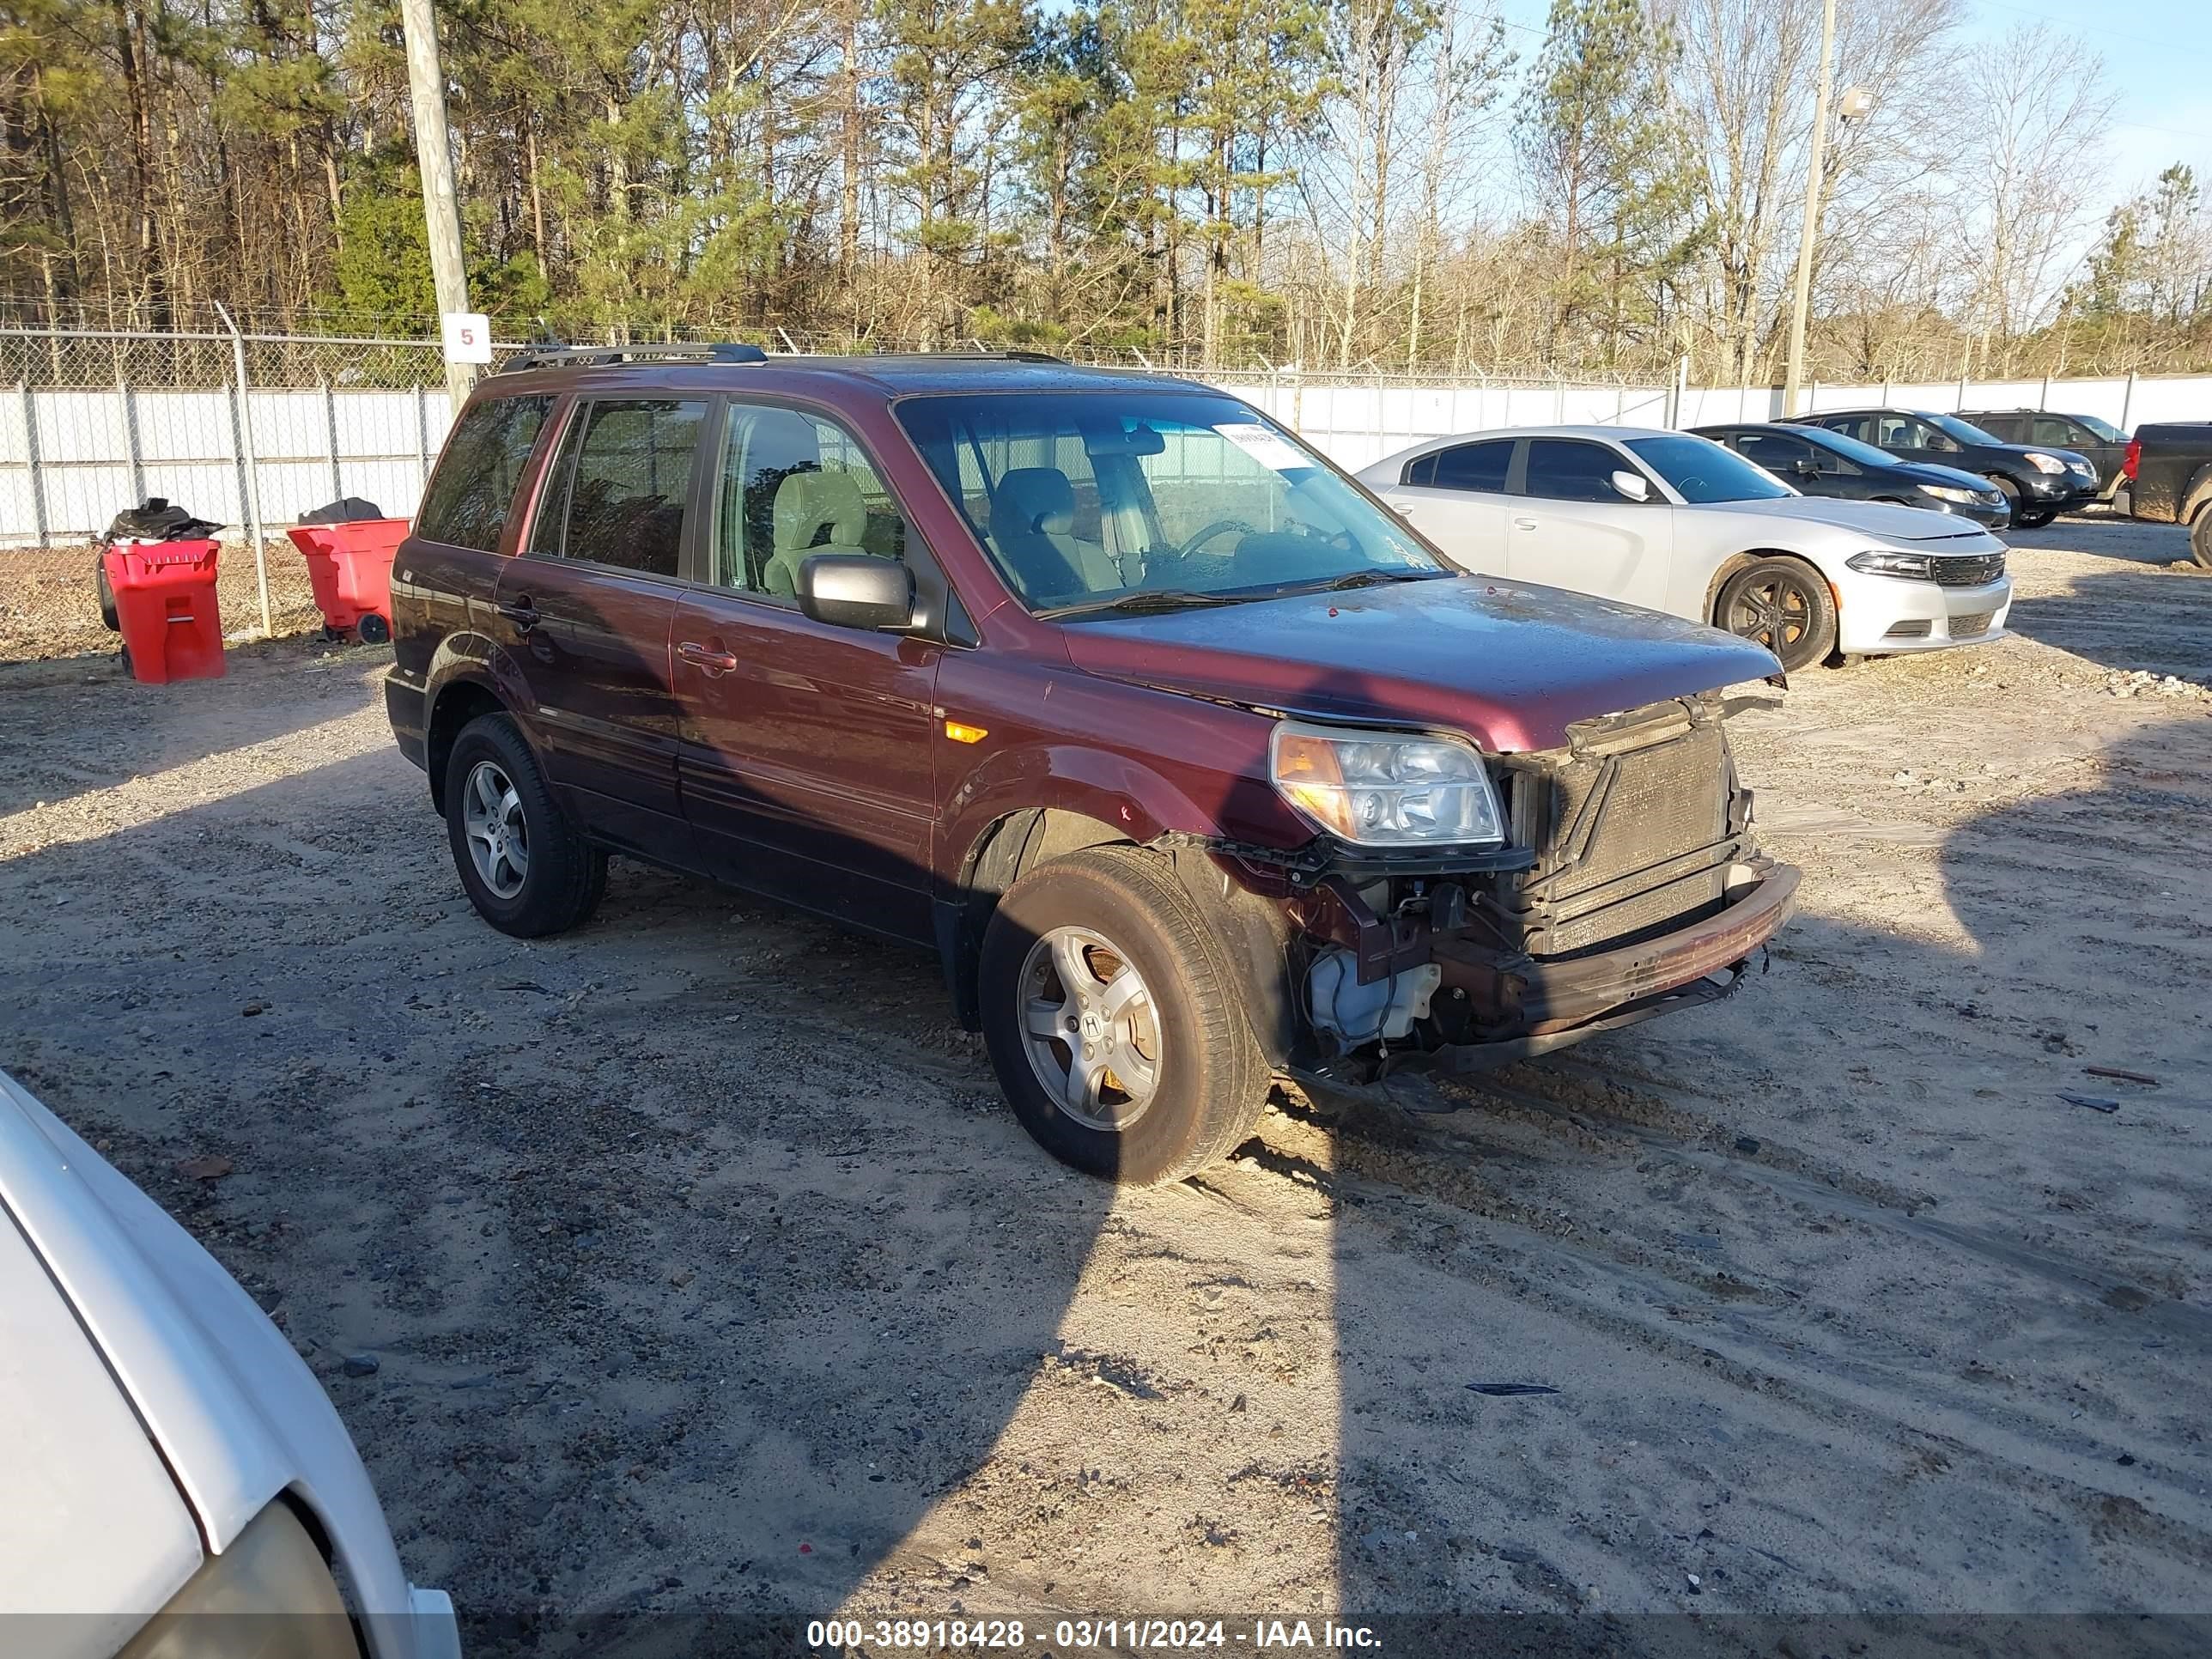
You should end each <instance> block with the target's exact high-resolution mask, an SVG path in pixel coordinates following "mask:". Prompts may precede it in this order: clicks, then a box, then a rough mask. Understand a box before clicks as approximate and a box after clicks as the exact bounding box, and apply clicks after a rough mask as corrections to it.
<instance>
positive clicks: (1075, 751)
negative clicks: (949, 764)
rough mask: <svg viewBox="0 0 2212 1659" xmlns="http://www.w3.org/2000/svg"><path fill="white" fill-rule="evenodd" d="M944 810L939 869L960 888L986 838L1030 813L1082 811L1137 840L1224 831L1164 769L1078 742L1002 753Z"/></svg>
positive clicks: (968, 780)
mask: <svg viewBox="0 0 2212 1659" xmlns="http://www.w3.org/2000/svg"><path fill="white" fill-rule="evenodd" d="M945 807H946V810H945V817H944V818H943V820H942V821H941V823H940V824H939V834H940V836H942V838H943V839H942V845H943V846H944V848H945V852H946V854H948V856H947V857H945V858H944V859H942V860H940V861H939V863H940V869H941V871H942V872H943V873H944V874H945V876H947V877H949V878H951V880H952V882H953V883H954V884H955V885H958V884H962V882H963V878H964V877H965V875H966V872H968V870H969V868H970V867H971V866H972V864H973V862H974V859H975V850H976V848H977V847H978V846H979V845H980V844H981V842H982V840H983V838H984V835H985V832H986V831H987V830H988V829H990V827H991V826H992V825H993V824H994V823H997V822H998V821H999V820H1000V818H1003V817H1006V816H1007V815H1008V814H1009V813H1012V812H1018V811H1024V809H1027V808H1032V807H1054V808H1058V809H1060V810H1061V811H1070V812H1080V813H1082V814H1083V815H1084V816H1085V817H1092V818H1096V819H1097V820H1098V821H1099V822H1100V823H1104V824H1108V825H1110V826H1112V827H1113V828H1114V829H1116V830H1118V831H1120V832H1121V834H1123V835H1125V836H1127V837H1128V838H1129V839H1130V840H1131V841H1133V842H1150V841H1156V840H1158V838H1159V837H1160V836H1164V835H1166V834H1169V833H1170V832H1174V831H1180V832H1181V833H1182V834H1185V835H1192V836H1214V835H1218V834H1220V833H1221V831H1220V827H1219V817H1218V813H1217V812H1215V811H1208V810H1207V809H1206V807H1204V806H1202V805H1200V804H1199V803H1198V802H1197V801H1196V800H1194V799H1192V798H1191V796H1190V795H1189V794H1188V793H1186V792H1185V791H1184V790H1183V789H1182V787H1180V786H1179V785H1177V784H1176V782H1174V781H1172V780H1170V778H1168V777H1167V776H1166V775H1164V773H1162V772H1161V771H1159V770H1158V769H1155V768H1153V767H1152V766H1149V765H1147V764H1146V763H1144V762H1143V761H1141V760H1139V759H1137V758H1136V757H1133V756H1129V755H1124V754H1119V753H1116V752H1115V751H1114V750H1104V749H1094V748H1091V747H1089V746H1088V745H1085V744H1075V743H1065V742H1049V741H1048V742H1040V743H1033V744H1022V745H1019V746H1018V747H1014V748H1010V749H1006V750H1000V752H999V753H997V754H994V755H993V756H991V757H989V758H988V759H987V760H986V761H985V762H984V763H982V764H981V765H980V766H979V767H977V768H976V769H975V771H973V772H971V773H970V774H969V775H968V776H967V777H966V778H965V779H964V780H963V781H962V783H961V785H960V787H959V789H958V790H957V791H956V792H955V793H954V794H953V796H952V798H951V800H949V801H948V802H947V803H946V804H945ZM956 872H957V873H956Z"/></svg>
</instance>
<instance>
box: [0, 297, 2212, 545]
mask: <svg viewBox="0 0 2212 1659" xmlns="http://www.w3.org/2000/svg"><path fill="white" fill-rule="evenodd" d="M1210 378H1212V380H1214V383H1217V385H1221V387H1225V389H1230V392H1234V394H1237V396H1243V398H1248V400H1249V403H1255V404H1259V407H1261V410H1267V411H1270V414H1272V416H1274V418H1279V420H1281V422H1285V425H1287V427H1291V429H1297V431H1301V434H1303V435H1305V438H1307V441H1310V442H1314V445H1316V447H1318V449H1322V452H1325V453H1328V456H1329V458H1332V460H1336V462H1338V465H1343V467H1364V465H1367V462H1371V460H1380V458H1383V456H1387V453H1391V452H1395V449H1405V447H1407V445H1413V442H1420V441H1425V438H1440V435H1447V434H1455V431H1482V429H1491V427H1517V425H1547V422H1589V425H1641V427H1694V425H1708V422H1719V420H1771V418H1778V414H1781V392H1778V389H1771V387H1681V389H1677V387H1663V385H1631V383H1548V385H1526V383H1520V385H1506V383H1482V380H1478V383H1460V385H1437V383H1422V380H1416V378H1407V376H1360V374H1334V372H1332V374H1291V372H1274V374H1255V372H1234V369H1232V372H1224V374H1218V376H1210ZM1871 403H1881V404H1900V407H1911V410H2011V407H2039V410H2062V411H2069V414H2093V416H2101V418H2106V420H2112V422H2115V425H2119V427H2124V429H2132V427H2135V425H2139V422H2146V420H2203V418H2212V376H2177V378H2135V376H2124V378H2106V380H1948V383H1940V385H1902V383H1898V385H1818V383H1816V385H1812V387H1808V407H1809V410H1840V407H1851V404H1871ZM449 420H452V411H449V410H447V394H445V368H442V362H441V356H438V345H435V343H425V341H376V338H303V337H252V334H241V337H228V334H93V331H76V334H64V331H51V334H46V331H24V330H0V546H24V544H31V546H64V544H82V542H84V540H86V538H91V535H95V533H97V531H101V529H104V526H106V525H108V520H111V518H115V513H118V511H122V508H124V507H131V504H133V502H139V500H143V498H146V495H166V498H170V500H175V502H181V504H184V507H188V508H191V511H192V513H197V515H201V518H210V520H216V522H223V525H234V526H241V529H243V526H258V529H264V531H265V533H276V531H281V529H283V526H285V525H292V522H296V520H299V515H301V513H305V511H310V508H314V507H321V504H323V502H330V500H337V498H341V495H362V498H368V500H372V502H376V504H378V507H383V508H385V513H392V515H407V513H414V507H416V502H418V500H420V495H422V483H425V477H427V476H429V465H431V460H434V458H435V453H438V445H441V442H442V441H445V429H447V422H449Z"/></svg>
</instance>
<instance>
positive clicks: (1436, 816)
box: [1267, 720, 1505, 847]
mask: <svg viewBox="0 0 2212 1659" xmlns="http://www.w3.org/2000/svg"><path fill="white" fill-rule="evenodd" d="M1267 760H1268V770H1269V772H1270V774H1271V775H1272V776H1273V780H1274V785H1275V791H1276V793H1278V794H1279V795H1281V796H1282V798H1283V799H1285V800H1286V801H1288V802H1289V803H1290V804H1291V807H1292V808H1293V809H1294V810H1296V811H1297V814H1298V816H1299V817H1303V818H1304V819H1305V820H1306V821H1307V822H1308V823H1311V824H1312V825H1313V826H1314V827H1315V828H1316V829H1322V830H1324V831H1326V832H1327V833H1328V834H1329V835H1332V836H1335V837H1336V838H1337V839H1338V840H1340V841H1343V842H1351V843H1352V844H1353V845H1354V846H1358V847H1498V846H1500V845H1502V844H1503V843H1504V840H1505V821H1504V814H1503V813H1501V812H1500V811H1499V810H1498V792H1497V791H1496V789H1494V788H1493V787H1492V786H1491V781H1490V774H1489V772H1488V771H1487V770H1486V769H1485V768H1484V766H1483V763H1482V757H1481V756H1480V755H1479V754H1477V753H1476V752H1475V750H1474V748H1473V747H1472V746H1471V745H1470V744H1464V743H1460V742H1457V741H1455V740H1454V739H1452V738H1428V737H1413V736H1408V735H1407V734H1405V733H1402V732H1360V731H1354V730H1351V729H1349V728H1346V727H1342V726H1309V725H1305V724H1303V723H1301V722H1299V721H1296V720H1285V721H1284V722H1283V723H1282V724H1280V725H1279V726H1276V728H1275V732H1274V736H1273V738H1271V739H1270V740H1269V742H1268V745H1267Z"/></svg>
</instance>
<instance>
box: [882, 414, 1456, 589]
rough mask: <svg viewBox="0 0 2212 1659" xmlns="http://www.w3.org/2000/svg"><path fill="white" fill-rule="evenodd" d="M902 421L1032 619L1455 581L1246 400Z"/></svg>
mask: <svg viewBox="0 0 2212 1659" xmlns="http://www.w3.org/2000/svg"><path fill="white" fill-rule="evenodd" d="M893 409H894V412H895V413H896V415H897V416H898V419H899V422H900V424H901V425H902V426H904V427H905V428H906V430H907V435H908V436H909V437H911V438H912V439H913V440H914V442H915V447H916V448H918V449H919V450H921V453H922V457H923V459H926V460H927V462H928V463H929V466H930V469H931V471H933V472H935V473H936V475H937V478H938V482H939V483H941V484H943V485H944V486H945V494H946V495H950V496H951V498H952V500H953V501H954V502H955V503H956V504H957V505H958V507H960V509H961V511H962V512H963V513H965V514H966V515H967V519H968V522H969V526H971V527H972V528H973V529H974V531H975V538H976V539H977V540H978V541H979V542H981V544H982V545H983V548H984V550H985V551H986V552H987V553H988V554H989V555H990V556H991V560H992V562H993V563H994V564H995V565H997V566H998V568H999V570H1000V574H1002V575H1004V576H1005V578H1006V585H1007V586H1009V587H1011V588H1012V589H1013V591H1014V592H1015V594H1016V595H1017V596H1018V598H1019V599H1021V601H1022V603H1023V604H1024V605H1027V606H1028V607H1029V609H1030V611H1036V612H1039V613H1053V614H1063V613H1064V614H1073V613H1074V612H1077V611H1100V612H1103V611H1109V610H1112V609H1123V610H1133V609H1139V608H1155V607H1157V608H1162V609H1166V608H1172V607H1174V606H1176V605H1204V604H1208V603H1217V602H1220V601H1222V600H1225V599H1267V598H1272V597H1273V596H1274V595H1276V594H1279V593H1289V592H1300V591H1306V590H1311V589H1316V588H1321V587H1326V586H1332V585H1337V586H1358V585H1360V584H1361V583H1362V582H1365V581H1376V582H1382V581H1393V580H1407V579H1411V578H1425V577H1432V576H1443V575H1449V574H1453V573H1452V572H1451V571H1450V570H1449V569H1448V568H1446V567H1445V566H1443V564H1441V563H1440V562H1438V561H1437V558H1436V557H1435V556H1433V555H1431V554H1430V553H1428V552H1427V551H1425V550H1424V549H1423V548H1422V547H1421V546H1420V544H1419V543H1417V542H1415V541H1414V540H1413V538H1412V537H1411V536H1410V535H1408V534H1407V532H1406V531H1405V529H1404V528H1403V527H1402V526H1400V525H1399V524H1398V523H1396V522H1395V520H1394V519H1393V518H1392V516H1391V515H1390V514H1389V513H1388V512H1385V511H1384V510H1383V509H1381V508H1379V507H1376V506H1375V505H1374V503H1373V502H1371V501H1369V500H1368V499H1367V498H1366V497H1365V496H1364V495H1361V494H1360V493H1359V492H1358V490H1357V489H1354V488H1353V487H1352V485H1350V484H1348V483H1346V482H1345V481H1344V480H1343V479H1342V478H1340V477H1338V476H1337V475H1336V474H1335V473H1334V472H1332V471H1329V470H1328V468H1327V467H1326V466H1324V465H1322V464H1321V463H1320V462H1319V461H1318V460H1316V459H1315V458H1314V455H1313V453H1312V452H1311V451H1310V450H1308V449H1307V448H1305V447H1304V446H1303V445H1301V444H1300V443H1299V442H1298V441H1297V440H1296V439H1295V438H1292V437H1291V436H1290V435H1288V434H1286V433H1285V432H1284V431H1282V430H1281V429H1280V428H1277V427H1275V426H1273V425H1271V424H1269V423H1268V422H1267V421H1266V420H1265V419H1263V418H1262V417H1261V416H1259V415H1258V414H1256V413H1255V412H1254V411H1253V410H1249V409H1248V408H1246V407H1245V406H1244V405H1243V404H1240V403H1238V402H1237V401H1236V400H1235V399H1233V398H1225V397H1220V396H1218V395H1212V394H1208V393H1206V392H1182V391H1177V390H1173V389H1167V388H1163V389H1161V390H1158V391H1153V390H1151V389H1146V390H1141V391H1129V392H1073V393H1069V392H1059V393H1054V394H1051V395H1036V394H1030V393H1021V392H987V393H981V394H977V395H969V396H961V397H927V398H902V399H901V400H900V401H899V402H898V403H897V404H895V405H894V406H893Z"/></svg>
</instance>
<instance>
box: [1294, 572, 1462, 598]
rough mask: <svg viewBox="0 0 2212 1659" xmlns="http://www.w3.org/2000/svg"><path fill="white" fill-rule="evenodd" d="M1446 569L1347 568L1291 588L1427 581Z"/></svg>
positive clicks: (1322, 590) (1331, 588)
mask: <svg viewBox="0 0 2212 1659" xmlns="http://www.w3.org/2000/svg"><path fill="white" fill-rule="evenodd" d="M1449 574H1451V573H1450V572H1449V571H1448V570H1347V571H1346V572H1345V573H1344V574H1342V575H1341V576H1336V577H1333V578H1331V579H1330V580H1328V581H1325V582H1320V583H1317V584H1316V585H1315V586H1311V587H1302V588H1297V589H1294V590H1292V591H1293V592H1300V593H1334V592H1336V591H1338V590H1339V589H1340V588H1346V587H1372V586H1375V584H1376V583H1377V582H1428V581H1434V580H1436V579H1437V577H1439V576H1448V575H1449Z"/></svg>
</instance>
